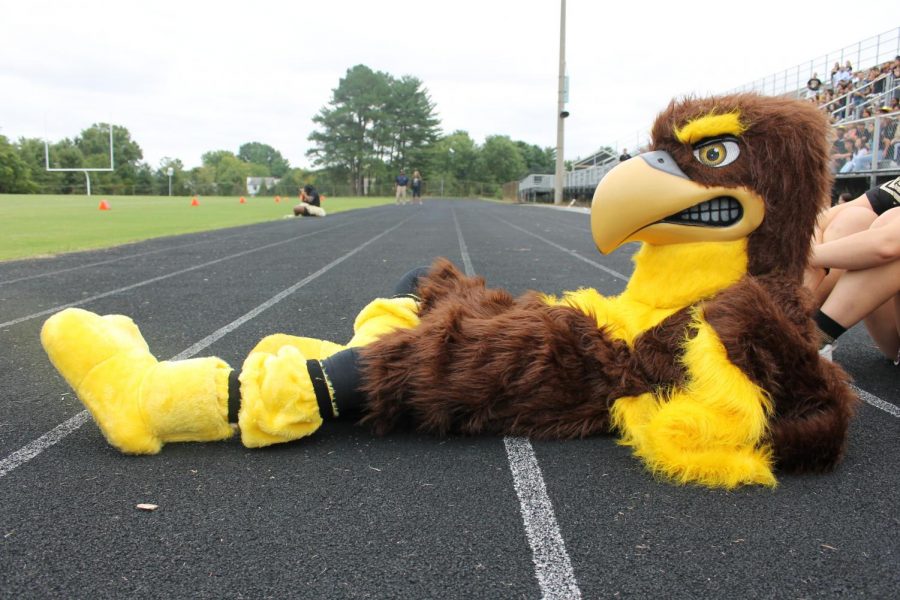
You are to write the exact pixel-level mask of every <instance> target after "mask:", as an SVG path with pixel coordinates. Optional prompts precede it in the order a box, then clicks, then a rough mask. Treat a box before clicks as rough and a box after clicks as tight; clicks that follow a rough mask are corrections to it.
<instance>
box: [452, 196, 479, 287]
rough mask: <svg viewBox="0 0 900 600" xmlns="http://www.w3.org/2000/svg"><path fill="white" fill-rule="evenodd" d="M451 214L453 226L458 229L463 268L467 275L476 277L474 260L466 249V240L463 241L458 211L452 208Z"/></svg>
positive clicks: (457, 237)
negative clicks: (457, 216)
mask: <svg viewBox="0 0 900 600" xmlns="http://www.w3.org/2000/svg"><path fill="white" fill-rule="evenodd" d="M450 212H451V213H452V214H453V225H454V226H455V227H456V239H457V240H459V251H460V253H461V254H462V260H463V267H464V268H465V270H466V275H468V276H469V277H474V276H475V268H474V267H473V266H472V259H471V258H469V249H468V248H467V247H466V240H465V239H463V234H462V229H461V228H460V226H459V219H457V218H456V210H455V209H454V208H452V207H451V208H450Z"/></svg>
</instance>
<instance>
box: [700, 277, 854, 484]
mask: <svg viewBox="0 0 900 600" xmlns="http://www.w3.org/2000/svg"><path fill="white" fill-rule="evenodd" d="M703 314H704V319H705V320H706V321H707V322H708V323H709V324H710V326H711V327H713V328H714V329H715V330H716V332H717V334H718V336H719V337H720V339H721V340H722V344H723V346H724V348H725V349H726V352H727V354H728V358H729V360H730V361H731V362H732V363H733V364H734V365H736V366H737V367H738V368H739V369H740V370H741V371H742V372H743V373H745V374H746V376H747V377H748V378H749V379H750V380H752V381H753V382H754V384H755V385H756V386H757V387H759V388H760V389H762V390H765V393H766V396H767V397H768V398H769V401H770V403H771V411H770V412H771V414H770V416H769V422H768V427H767V432H766V438H767V440H768V443H769V444H770V445H771V446H772V448H773V451H774V461H775V465H776V467H777V468H778V469H779V470H784V471H791V472H818V471H828V470H830V469H832V468H833V467H834V466H835V465H837V463H838V462H839V461H840V459H841V457H842V455H843V452H844V448H845V444H846V439H847V429H848V427H849V423H850V419H851V418H852V416H853V412H854V409H855V406H856V404H857V402H858V399H857V397H856V395H855V394H854V393H853V391H852V390H851V388H850V386H849V383H848V381H849V378H848V376H847V375H846V373H845V372H844V371H843V369H841V368H840V367H839V366H838V365H836V364H834V363H832V362H831V361H828V360H825V359H823V358H821V357H820V356H819V354H818V352H817V344H816V341H817V340H816V338H815V329H814V326H813V324H812V321H811V319H810V318H809V314H810V309H809V305H808V303H807V300H806V296H804V295H803V292H802V290H800V289H799V288H798V287H797V286H796V285H795V284H793V283H792V282H790V281H785V280H781V279H779V278H776V277H772V278H768V279H759V280H757V279H752V278H745V279H744V280H742V281H741V282H739V283H738V284H736V285H734V286H732V287H731V288H729V289H728V290H726V291H725V292H723V293H722V294H720V295H719V296H718V297H716V298H715V299H714V300H712V301H710V302H708V303H707V304H706V305H705V306H704V308H703Z"/></svg>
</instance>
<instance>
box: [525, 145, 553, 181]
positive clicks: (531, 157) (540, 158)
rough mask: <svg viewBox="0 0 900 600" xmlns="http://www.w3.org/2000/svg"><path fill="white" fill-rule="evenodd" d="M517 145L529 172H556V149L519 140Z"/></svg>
mask: <svg viewBox="0 0 900 600" xmlns="http://www.w3.org/2000/svg"><path fill="white" fill-rule="evenodd" d="M515 144H516V147H517V148H518V149H519V153H520V154H521V155H522V159H523V160H524V161H525V169H526V171H527V173H526V174H528V173H555V172H556V149H555V148H550V147H548V148H541V147H540V146H537V145H535V144H527V143H525V142H521V141H517V142H516V143H515Z"/></svg>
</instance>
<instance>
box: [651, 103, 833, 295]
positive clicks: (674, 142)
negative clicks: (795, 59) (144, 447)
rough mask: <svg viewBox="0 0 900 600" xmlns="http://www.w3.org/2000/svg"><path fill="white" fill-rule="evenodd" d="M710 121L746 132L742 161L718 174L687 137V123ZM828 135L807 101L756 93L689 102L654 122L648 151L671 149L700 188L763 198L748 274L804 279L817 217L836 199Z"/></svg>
mask: <svg viewBox="0 0 900 600" xmlns="http://www.w3.org/2000/svg"><path fill="white" fill-rule="evenodd" d="M710 115H735V116H736V117H737V119H738V121H739V122H740V126H741V127H740V129H741V130H742V131H741V132H740V133H739V135H736V136H735V137H736V138H737V142H738V144H739V145H740V156H739V157H738V159H737V160H735V161H734V162H733V163H730V164H728V165H727V166H724V167H721V168H711V167H709V166H706V165H704V164H702V163H701V162H700V161H698V160H697V159H696V158H695V156H694V146H695V145H696V142H697V141H698V140H696V139H688V137H690V136H686V135H684V131H685V129H686V128H688V125H689V124H690V123H692V122H693V123H696V122H698V120H700V119H702V118H704V117H707V116H710ZM700 130H701V131H700V134H701V136H702V127H701V128H700ZM829 131H830V130H829V125H828V121H827V119H826V117H825V115H824V114H823V113H822V112H821V111H820V110H818V109H817V108H816V107H815V106H813V105H812V104H810V103H809V102H801V101H798V100H790V99H785V98H773V97H766V96H760V95H757V94H734V95H728V96H718V97H710V98H686V99H679V100H673V101H672V102H671V103H670V104H669V106H668V107H667V108H666V109H665V110H664V111H663V112H662V113H660V115H659V116H658V117H657V119H656V121H655V123H654V125H653V129H652V132H651V138H652V142H651V146H652V148H651V149H652V150H665V151H667V152H668V153H669V154H670V155H671V156H672V158H673V159H674V160H675V162H676V163H677V164H678V166H679V167H681V169H682V170H683V171H684V173H685V174H686V175H687V176H688V177H689V178H690V179H691V180H693V181H694V182H696V183H698V184H700V185H703V186H707V187H712V186H726V187H732V186H734V187H737V186H745V187H748V188H750V189H751V190H753V191H755V192H756V193H757V194H759V196H760V197H761V198H763V200H764V201H765V217H764V219H763V222H762V224H761V225H760V226H759V228H757V229H756V230H755V231H754V232H753V233H751V234H750V236H749V241H748V254H749V264H748V271H749V273H750V274H751V275H762V274H766V273H773V272H779V273H781V274H783V275H786V276H788V277H791V278H799V277H801V275H802V273H803V269H804V267H805V266H806V263H807V260H808V256H809V249H810V239H811V237H812V234H813V229H814V226H815V221H816V215H817V214H818V212H819V211H820V210H821V209H822V208H823V207H824V206H825V204H826V203H827V201H828V199H829V198H830V197H831V185H832V175H831V171H830V168H829V164H830V162H829ZM693 137H696V136H693Z"/></svg>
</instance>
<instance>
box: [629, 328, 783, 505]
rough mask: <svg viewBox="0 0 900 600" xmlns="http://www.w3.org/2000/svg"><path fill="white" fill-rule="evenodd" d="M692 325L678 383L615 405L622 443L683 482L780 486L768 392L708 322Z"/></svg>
mask: <svg viewBox="0 0 900 600" xmlns="http://www.w3.org/2000/svg"><path fill="white" fill-rule="evenodd" d="M692 328H693V329H694V331H695V332H696V334H695V335H694V336H693V337H691V338H690V339H689V340H687V341H686V342H685V345H684V348H683V355H682V358H681V360H682V362H683V366H684V368H685V371H686V373H685V380H684V381H683V382H682V383H681V384H680V385H678V386H676V387H673V388H671V389H669V390H667V392H666V393H659V394H654V393H645V394H641V395H638V396H633V397H626V398H620V399H619V400H618V401H617V402H616V403H615V404H614V405H613V408H612V419H613V424H614V425H615V426H616V427H617V428H618V429H619V431H620V432H621V435H622V439H621V443H623V444H624V445H628V446H632V447H633V449H634V453H635V454H636V455H637V456H638V457H640V458H641V459H642V460H643V461H644V462H645V464H646V465H647V466H648V467H649V468H650V470H651V471H653V472H655V473H658V474H660V475H662V476H664V477H666V478H668V479H670V480H672V481H675V482H678V483H699V484H702V485H706V486H709V487H724V488H727V489H731V488H734V487H737V486H739V485H743V484H762V485H769V486H772V485H775V477H774V475H773V473H772V452H771V449H770V448H769V446H768V445H767V444H766V443H765V433H766V422H767V417H768V415H769V413H770V411H771V405H770V403H769V401H768V397H767V395H766V393H765V392H764V391H763V390H761V389H760V388H759V387H758V386H756V385H755V384H754V383H753V382H752V381H750V380H749V379H748V378H747V376H746V375H745V374H744V373H743V372H741V370H740V369H738V368H737V367H736V366H735V365H734V364H732V363H731V362H730V361H729V360H728V356H727V354H726V352H725V349H724V347H723V346H722V343H721V341H720V340H719V338H718V336H717V335H716V332H715V331H714V330H713V329H712V327H710V326H709V324H708V323H705V322H703V321H702V320H701V319H699V318H698V317H697V316H696V315H695V320H694V322H693V324H692Z"/></svg>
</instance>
